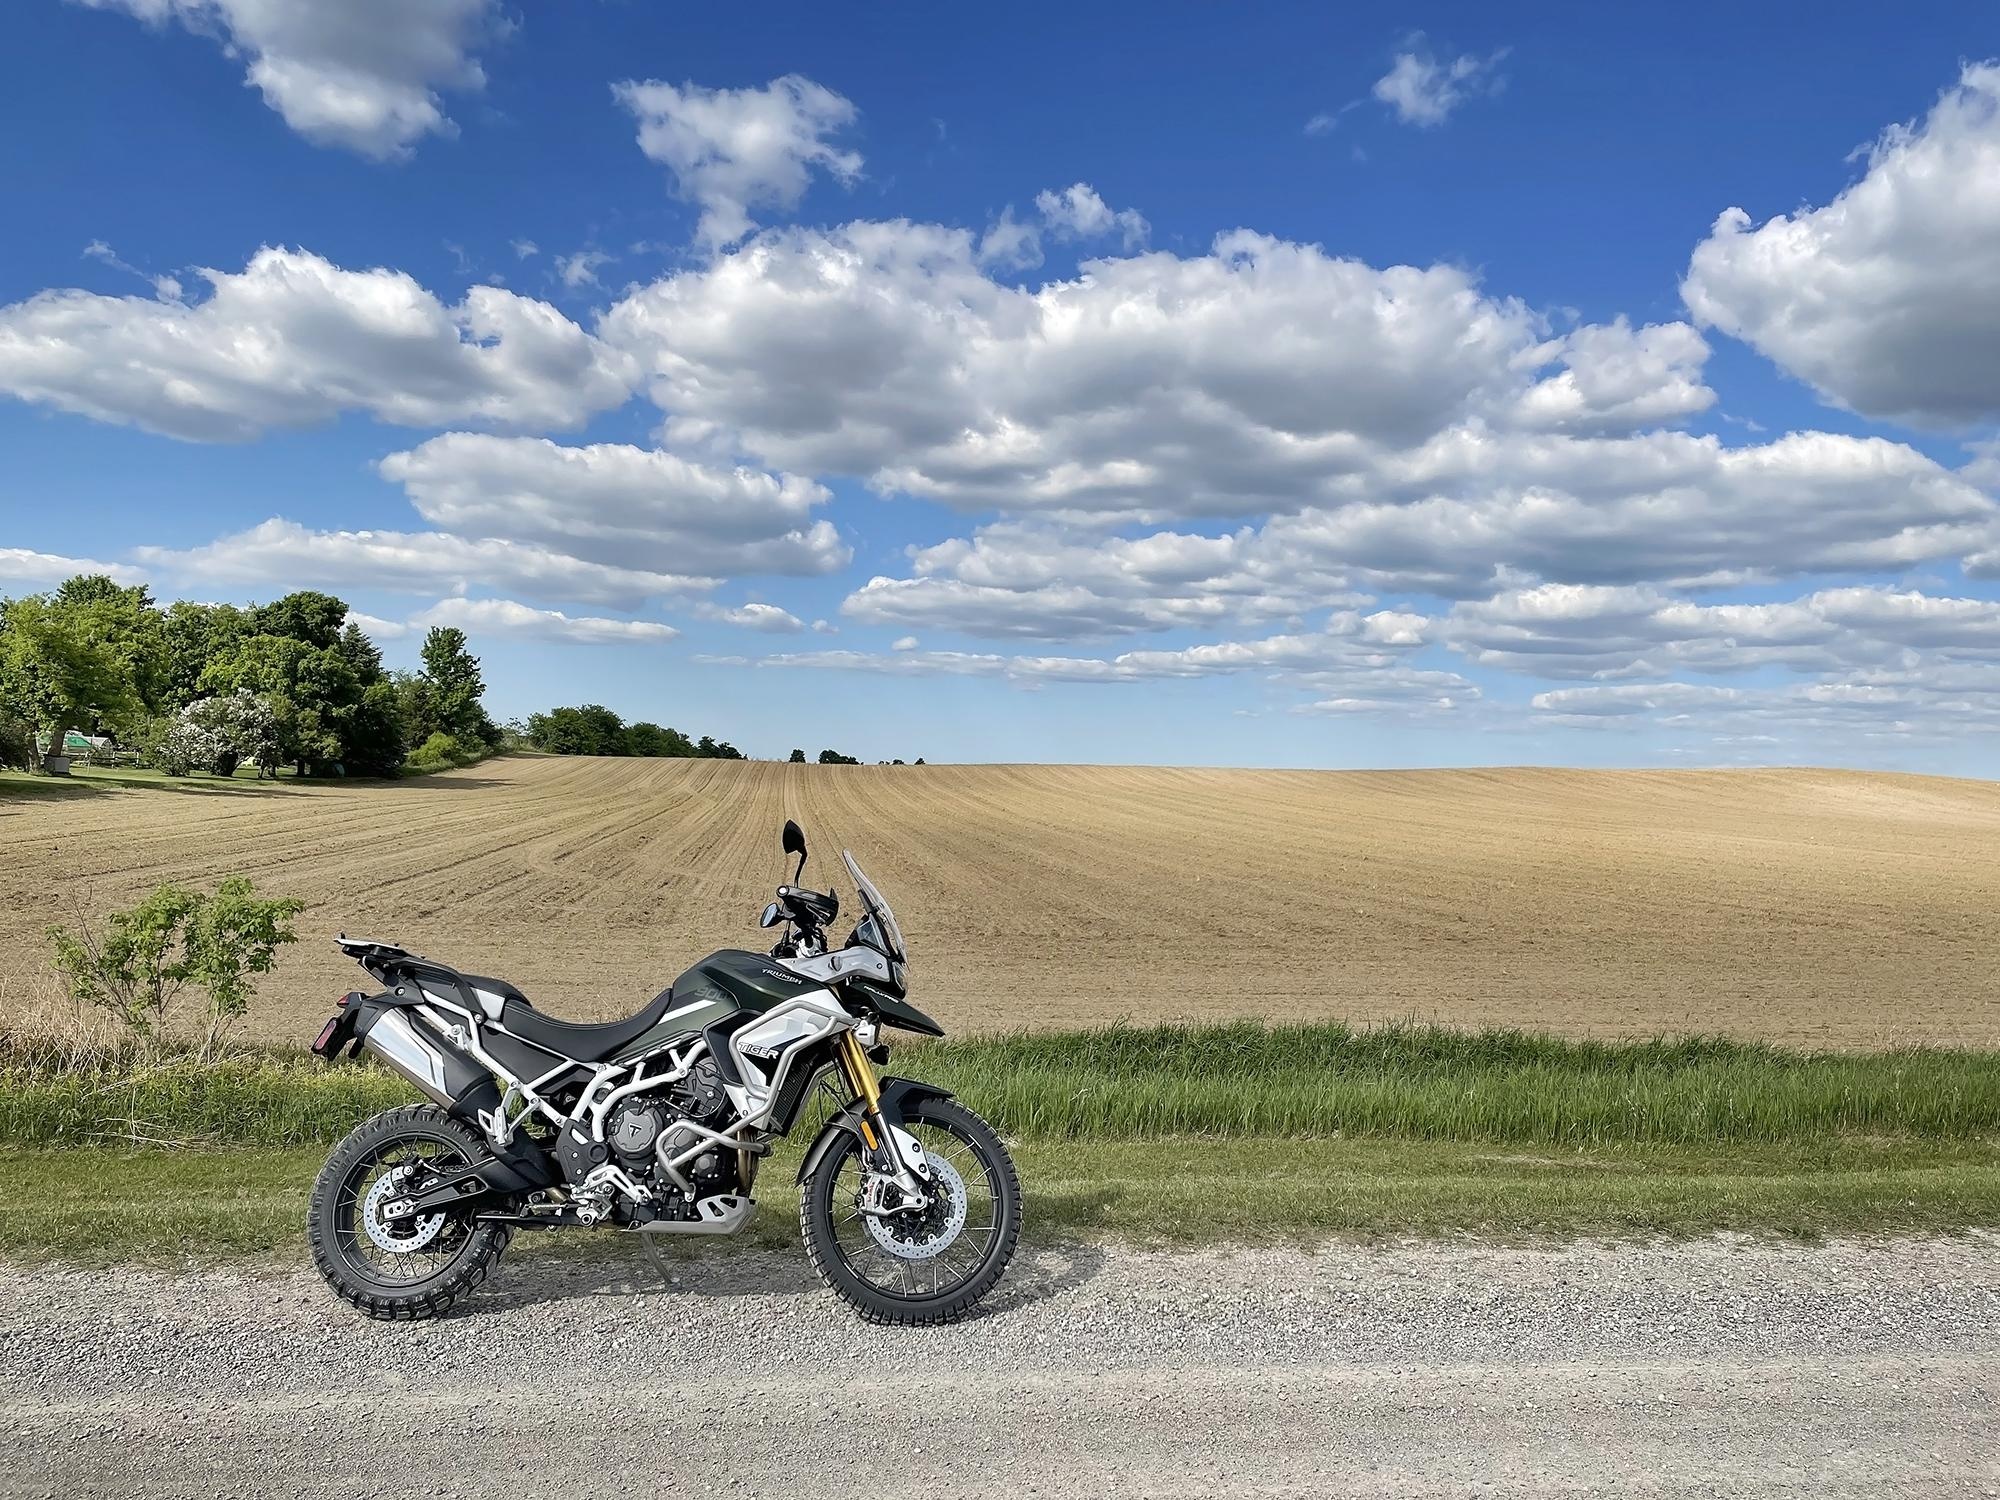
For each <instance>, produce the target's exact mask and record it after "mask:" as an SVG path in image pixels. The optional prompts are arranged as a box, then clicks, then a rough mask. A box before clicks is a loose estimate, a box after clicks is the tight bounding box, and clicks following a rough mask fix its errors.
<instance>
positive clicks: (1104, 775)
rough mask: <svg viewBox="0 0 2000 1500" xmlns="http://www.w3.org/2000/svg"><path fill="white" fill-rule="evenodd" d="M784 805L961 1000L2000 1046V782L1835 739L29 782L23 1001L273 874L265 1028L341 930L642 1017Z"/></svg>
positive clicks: (774, 849) (9, 948) (19, 928)
mask: <svg viewBox="0 0 2000 1500" xmlns="http://www.w3.org/2000/svg"><path fill="white" fill-rule="evenodd" d="M787 816H793V817H796V818H798V819H799V820H800V821H801V822H802V823H803V824H804V825H805V827H806V830H807V833H808V835H809V836H810V838H811V839H812V845H813V850H814V857H813V861H812V863H811V864H810V865H809V866H808V867H807V871H806V877H807V878H806V883H807V884H814V883H818V884H820V885H821V886H822V887H823V886H824V885H826V884H828V883H832V884H834V885H836V886H837V887H839V889H840V894H841V897H842V899H843V901H851V895H852V893H851V892H850V891H849V890H848V889H847V883H846V879H845V873H844V872H843V871H841V870H840V866H839V850H840V847H841V845H842V844H843V843H845V844H848V845H851V846H852V847H853V848H854V850H855V852H856V855H857V856H858V857H859V858H860V859H861V861H862V863H863V864H864V865H865V866H866V867H867V869H868V870H869V872H870V873H871V875H873V876H874V878H875V880H876V881H877V883H878V884H880V885H881V886H882V887H883V888H884V889H885V890H886V891H887V892H888V894H889V896H890V898H891V899H892V900H893V901H894V902H895V903H896V906H897V910H898V914H899V915H900V916H901V918H902V920H903V925H904V927H905V928H906V929H907V931H908V933H909V935H910V938H911V943H912V946H913V948H914V950H915V955H916V959H917V969H916V974H915V979H914V991H915V998H917V1000H918V1001H919V1003H920V1004H923V1005H924V1006H926V1007H928V1008H929V1009H931V1010H932V1011H933V1012H934V1013H935V1014H937V1015H938V1016H940V1018H942V1019H943V1020H945V1021H946V1022H947V1023H948V1024H949V1025H951V1026H953V1027H956V1028H965V1029H973V1028H979V1029H995V1028H1006V1027H1014V1026H1034V1027H1051V1026H1071V1025H1080V1024H1085V1023H1090V1022H1098V1021H1109V1020H1114V1019H1118V1018H1121V1017H1124V1018H1132V1019H1135V1020H1152V1019H1157V1018H1178V1017H1187V1018H1219V1017H1226V1016H1259V1017H1267V1018H1273V1019H1278V1018H1287V1017H1300V1018H1307V1017H1310V1018H1326V1017H1349V1018H1354V1019H1359V1020H1384V1019H1397V1018H1415V1019H1420V1020H1436V1021H1441V1022H1446V1023H1452V1024H1460V1025H1474V1026H1476V1025H1489V1024H1506V1025H1519V1026H1527V1027H1535V1028H1542V1029H1549V1030H1556V1031H1562V1032H1568V1033H1573V1034H1600V1035H1612V1034H1618V1035H1629V1034H1645V1033H1653V1032H1662V1031H1673V1032H1686V1031H1726V1032H1731V1033H1735V1034H1738V1035H1747V1036H1762V1037H1769V1038H1773V1039H1777V1040H1782V1041H1787V1042H1803V1043H1818V1044H1828V1045H1836V1046H1870V1045H1879V1044H1883V1043H1888V1042H1904V1041H1937V1042H1956V1043H1982V1044H1995V1043H2000V785H1996V784H1990V783H1984V782H1974V781H1951V780H1942V779H1932V778H1922V777H1905V776H1887V775H1874V774H1861V773H1847V772H1830V771H1744V772H1588V771H1552V770H1488V771H1416V772H1381V773H1374V772H1277V771H1228V770H1154V769H1119V768H1100V767H1070V766H926V767H917V766H896V767H887V766H854V767H846V766H838V767H835V766H825V767H823V766H787V765H777V764H767V763H747V764H736V763H724V762H712V761H632V760H585V759H544V758H529V757H523V758H511V759H504V760H499V761H494V762H490V763H488V764H486V765H482V766H478V767H475V768H473V769H471V770H467V771H462V772H456V773H450V774H446V775H441V776H431V777H424V778H420V779H414V780H410V781H406V782H399V783H393V784H387V785H383V784H365V783H355V784H352V785H338V784H335V785H306V786H294V785H289V784H280V785H276V786H272V785H268V784H267V785H265V786H263V787H254V786H246V787H226V788H224V787H204V786H203V785H202V783H201V782H200V781H199V780H191V781H189V782H186V783H175V784H164V785H148V786H134V787H126V788H113V789H106V788H104V787H103V786H102V785H101V784H100V786H99V787H97V788H95V789H90V790H83V789H79V790H77V791H76V792H74V793H70V794H59V795H46V794H45V795H36V796H31V797H17V798H12V799H9V798H7V797H6V796H4V794H0V1007H6V1008H15V1009H18V1008H22V1007H25V1006H26V1005H28V1004H30V1003H32V1002H34V1001H36V1000H37V999H38V998H39V997H41V996H44V995H46V993H47V992H48V978H47V968H46V952H47V948H46V944H45V943H44V941H43V939H42V936H41V933H42V929H43V927H44V926H45V925H46V924H47V923H48V922H50V921H56V920H72V919H74V917H75V916H76V915H77V914H78V913H80V912H85V913H101V912H102V911H103V910H105V909H106V908H108V907H111V906H114V905H119V904H123V903H126V902H128V901H130V900H132V899H134V898H136V897H137V896H138V895H140V894H141V893H143V892H144V891H145V890H146V889H148V888H149V887H150V886H152V885H153V884H154V883H155V882H158V881H162V880H168V879H172V880H181V881H197V882H212V881H214V880H217V879H219V878H221V877H222V876H225V875H229V874H234V873H239V872H240V873H244V874H248V875H250V876H252V877H253V878H254V879H255V880H256V882H257V884H258V886H259V887H260V889H262V890H264V891H266V892H269V893H274V894H294V895H298V896H301V897H303V898H305V899H306V900H307V901H309V902H310V903H311V905H310V907H309V909H308V911H307V912H306V914H305V916H304V917H303V918H302V919H301V922H300V930H301V932H302V934H303V935H304V940H303V941H301V942H300V943H299V944H298V945H296V946H295V947H293V948H291V949H289V950H287V952H286V953H285V954H284V956H283V958H282V960H281V962H280V966H279V969H278V971H277V972H276V973H275V974H273V975H272V976H270V977H269V978H268V979H266V980H265V981H264V985H263V990H262V993H261V995H260V997H259V1001H258V1009H257V1013H256V1015H255V1018H254V1020H253V1023H252V1025H251V1027H250V1028H249V1029H250V1032H251V1034H253V1035H262V1036H268V1037H278V1036H291V1037H304V1036H306V1035H308V1034H309V1033H310V1031H311V1029H312V1028H313V1026H314V1024H315V1023H316V1022H317V1021H318V1019H319V1018H320V1017H321V1016H323V1015H324V1014H325V1012H326V1009H327V1006H328V1002H329V1001H330V999H331V998H332V997H334V996H335V995H337V994H339V993H341V992H342V991H344V990H346V989H348V988H349V987H351V986H352V985H353V984H357V983H361V982H363V978H364V977H363V976H362V975H361V973H360V971H359V970H358V969H355V968H353V967H352V966H351V965H349V964H347V963H346V962H345V961H344V960H342V959H341V958H340V957H339V956H338V955H337V954H336V953H334V952H333V950H332V949H331V947H330V946H329V945H328V942H327V939H329V938H331V936H332V935H333V933H334V932H336V931H338V930H342V929H344V930H346V931H347V932H349V933H362V934H366V935H369V936H373V937H380V938H387V939H392V940H394V941H398V942H401V943H403V944H404V945H405V946H407V947H410V948H413V949H415V950H417V951H419V952H423V953H427V954H430V955H432V956H434V957H438V958H442V959H444V960H445V961H447V962H450V963H455V964H457V965H458V966H459V967H461V968H464V969H468V970H470V971H473V972H476V973H487V974H497V975H500V976H502V977H505V978H508V979H512V980H513V981H515V982H516V983H517V984H519V985H521V986H522V988H524V989H525V990H527V992H528V993H529V994H530V995H532V996H534V997H535V998H536V999H537V1001H538V1002H539V1003H540V1004H542V1005H543V1006H544V1008H546V1009H548V1010H549V1011H551V1012H552V1013H556V1014H562V1015H568V1016H577V1017H603V1016H609V1015H613V1014H622V1013H624V1012H626V1011H628V1010H630V1009H632V1008H634V1007H636V1006H637V1005H638V1004H639V1003H640V1002H641V1001H643V1000H644V999H646V998H647V997H649V996H650V995H651V994H653V993H654V992H655V991H656V990H658V989H659V988H661V987H662V986H664V985H665V984H666V983H667V982H668V981H669V980H670V979H672V977H673V976H674V975H675V974H677V973H678V972H680V970H681V969H683V968H684V967H685V966H686V965H687V964H688V963H689V962H690V961H692V960H693V959H696V958H698V957H700V956H701V955H702V954H703V953H705V952H707V951H708V950H710V949H713V948H717V947H723V946H745V947H751V946H757V945H758V944H759V941H760V938H761V937H762V936H763V935H762V934H760V933H759V932H758V930H757V928H756V925H755V918H756V913H757V912H758V910H759V909H760V908H761V907H762V905H763V903H764V902H765V901H766V900H767V899H769V893H770V888H771V887H772V886H773V885H775V884H776V883H777V881H778V879H779V876H780V871H781V865H780V858H779V853H778V827H779V824H780V823H781V822H782V821H783V820H784V818H785V817H787ZM836 874H838V876H839V878H838V879H836V878H835V877H836ZM845 925H846V924H845V922H843V923H842V930H843V931H844V930H845ZM0 1018H4V1011H0Z"/></svg>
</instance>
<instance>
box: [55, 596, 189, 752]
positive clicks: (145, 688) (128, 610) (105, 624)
mask: <svg viewBox="0 0 2000 1500" xmlns="http://www.w3.org/2000/svg"><path fill="white" fill-rule="evenodd" d="M55 603H56V606H57V607H58V608H59V609H64V610H70V611H74V612H76V613H77V614H79V615H82V616H87V617H88V618H89V619H90V620H91V621H92V622H93V628H94V629H95V630H96V631H97V633H98V635H99V637H100V638H101V639H102V640H103V642H104V644H105V646H106V648H107V649H108V650H109V651H110V652H111V653H112V654H113V655H114V656H115V657H116V658H117V660H118V663H119V667H120V670H121V671H122V672H123V673H124V676H125V681H126V684H127V685H128V686H129V687H130V689H131V693H132V698H133V700H134V701H135V702H136V703H137V704H138V705H139V708H140V709H141V710H142V711H143V712H145V713H149V714H155V713H162V712H169V711H171V709H172V708H173V707H175V706H176V705H173V704H170V703H168V702H167V674H166V640H165V634H164V630H163V626H164V624H165V618H166V617H165V616H164V615H163V614H162V613H161V612H160V610H159V609H158V608H157V607H156V606H155V605H154V603H153V596H152V594H151V593H149V592H148V591H147V590H146V588H145V587H144V586H143V585H140V584H132V585H129V586H126V585H120V584H117V583H114V582H113V581H112V580H111V579H109V578H107V577H105V576H104V575H103V574H102V573H79V574H77V575H76V576H75V577H74V578H71V579H68V580H66V581H65V582H64V583H63V584H62V585H61V586H60V587H59V588H57V590H56V591H55ZM106 727H115V728H117V729H119V730H121V731H122V730H125V729H126V728H127V727H128V726H126V725H123V724H120V725H115V726H106Z"/></svg>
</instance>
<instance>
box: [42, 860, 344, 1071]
mask: <svg viewBox="0 0 2000 1500" xmlns="http://www.w3.org/2000/svg"><path fill="white" fill-rule="evenodd" d="M303 910H305V903H304V902H303V901H299V900H296V899H293V898H289V897H281V898H278V899H274V900H265V899H260V898H259V897H258V896H257V894H256V891H255V889H254V888H253V887H252V885H251V883H250V881H249V880H248V879H246V878H245V877H243V876H240V875H238V876H234V877H232V878H230V879H228V880H225V881H223V882H222V884H221V885H220V886H218V887H217V888H216V890H215V891H214V892H213V893H212V894H210V893H206V892H202V891H195V890H189V889H188V888H187V887H185V886H178V885H172V884H167V885H162V886H158V887H156V888H155V889H154V891H153V893H152V894H151V895H149V896H148V897H146V899H145V900H144V901H141V902H140V903H139V904H138V905H137V906H134V907H131V908H129V909H128V910H125V911H115V912H112V913H111V914H110V916H109V917H108V918H107V919H106V922H105V925H104V928H103V930H102V931H93V930H91V929H90V928H89V927H88V926H84V927H80V928H78V929H76V930H71V929H70V928H67V927H62V926H54V927H50V928H49V929H48V936H49V942H50V944H51V946H52V947H53V948H54V951H55V964H56V968H57V970H58V972H60V973H61V974H62V976H63V979H64V981H65V983H66V984H67V986H68V988H69V993H70V995H71V996H72V998H74V999H76V1000H77V1001H79V1002H80V1003H82V1004H86V1005H95V1006H99V1007H101V1008H103V1009H105V1010H108V1011H110V1012H111V1013H112V1014H113V1015H115V1016H117V1017H118V1019H119V1021H120V1022H121V1023H122V1024H123V1025H124V1026H125V1028H126V1030H127V1031H128V1032H129V1033H130V1034H131V1035H132V1036H133V1037H134V1038H135V1039H136V1040H137V1041H138V1042H139V1043H140V1045H141V1046H142V1047H144V1048H145V1049H146V1050H148V1051H149V1052H152V1053H154V1054H156V1055H157V1054H158V1053H159V1052H161V1051H163V1050H164V1049H165V1048H166V1047H167V1045H168V1044H169V1042H170V1041H171V1040H172V1034H173V1031H174V1027H175V1024H176V1022H177V1021H178V1019H179V1017H178V1012H176V1011H175V1010H174V1002H175V1000H176V999H177V998H178V997H179V996H180V994H181V993H182V992H183V991H185V990H187V989H189V988H193V989H195V990H198V991H200V992H201V993H202V994H203V995H204V996H205V997H206V998H207V1006H206V1013H205V1015H204V1016H203V1018H202V1021H201V1022H200V1023H199V1025H200V1029H201V1041H200V1046H199V1051H198V1054H197V1055H198V1057H199V1059H200V1060H201V1061H203V1062H208V1061H211V1060H212V1059H213V1058H214V1057H215V1055H216V1053H217V1051H218V1050H219V1049H220V1047H221V1045H222V1039H223V1037H224V1035H225V1034H226V1033H227V1031H228V1030H229V1028H230V1027H231V1026H233V1025H234V1024H235V1023H236V1022H237V1021H238V1020H240V1019H241V1018H242V1017H243V1016H244V1015H245V1014H247V1013H248V1011H249V1008H250V1001H251V999H252V998H253V996H254V995H255V993H256V983H255V976H257V975H259V974H268V973H270V972H271V968H272V965H273V964H275V963H276V962H277V952H278V949H279V948H280V947H281V946H282V945H284V944H286V943H292V942H296V941H298V934H297V933H296V932H295V931H293V928H292V918H293V917H295V916H297V915H298V914H299V913H300V912H301V911H303Z"/></svg>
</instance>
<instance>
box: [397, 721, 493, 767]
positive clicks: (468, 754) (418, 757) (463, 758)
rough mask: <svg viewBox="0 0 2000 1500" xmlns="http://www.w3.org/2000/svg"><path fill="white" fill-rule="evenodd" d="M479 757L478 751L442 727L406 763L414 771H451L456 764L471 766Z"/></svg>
mask: <svg viewBox="0 0 2000 1500" xmlns="http://www.w3.org/2000/svg"><path fill="white" fill-rule="evenodd" d="M478 759H479V755H478V752H476V751H469V750H467V749H466V748H465V746H463V745H461V744H460V743H459V742H458V741H457V740H456V739H454V738H453V737H452V736H451V735H448V734H446V733H445V732H444V731H443V730H442V729H440V730H438V731H437V732H436V733H435V734H433V735H432V736H431V737H430V738H429V739H427V740H425V741H424V742H423V743H422V744H421V745H419V746H418V747H417V748H416V750H415V751H414V752H412V754H411V756H410V758H409V760H408V762H407V763H406V764H407V765H408V767H409V769H410V770H412V771H449V770H451V769H452V768H453V767H454V766H469V765H471V764H472V763H473V762H474V761H476V760H478Z"/></svg>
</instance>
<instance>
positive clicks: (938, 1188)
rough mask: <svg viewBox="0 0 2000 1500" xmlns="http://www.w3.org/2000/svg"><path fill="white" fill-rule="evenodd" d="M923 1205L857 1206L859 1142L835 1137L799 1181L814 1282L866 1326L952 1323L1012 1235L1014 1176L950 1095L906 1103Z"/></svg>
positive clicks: (987, 1279)
mask: <svg viewBox="0 0 2000 1500" xmlns="http://www.w3.org/2000/svg"><path fill="white" fill-rule="evenodd" d="M903 1128H904V1129H905V1130H907V1131H909V1132H910V1134H912V1135H914V1136H915V1137H916V1138H917V1140H918V1142H919V1143H920V1144H921V1145H922V1146H923V1148H924V1156H925V1158H926V1159H927V1160H928V1161H929V1162H930V1163H931V1177H932V1182H931V1187H932V1202H931V1203H930V1205H929V1206H928V1207H926V1208H924V1209H922V1210H920V1211H919V1210H910V1211H905V1212H903V1213H896V1214H889V1215H884V1216H871V1215H868V1214H864V1213H863V1212H862V1207H863V1202H864V1199H863V1192H862V1190H863V1188H864V1186H865V1185H866V1180H867V1171H866V1163H865V1161H864V1159H863V1157H862V1153H861V1143H860V1142H859V1141H858V1140H856V1139H855V1138H854V1137H853V1136H852V1135H849V1134H846V1133H844V1132H843V1133H842V1135H841V1137H840V1139H839V1140H838V1141H837V1142H836V1143H835V1144H834V1146H833V1147H832V1149H830V1150H829V1151H828V1152H827V1153H826V1155H825V1156H823V1157H822V1158H820V1161H819V1164H818V1166H816V1167H815V1168H814V1169H813V1172H812V1175H811V1176H810V1177H809V1178H808V1179H807V1180H806V1185H805V1191H804V1192H803V1193H802V1194H801V1195H800V1197H799V1232H800V1235H801V1237H802V1238H803V1239H804V1241H805V1247H806V1254H807V1256H808V1257H810V1259H811V1260H812V1264H813V1269H814V1270H816V1271H818V1272H819V1274H820V1278H821V1279H822V1280H823V1281H825V1282H826V1284H827V1285H828V1286H830V1287H832V1288H833V1289H834V1291H835V1292H837V1293H838V1294H839V1295H840V1297H841V1300H842V1301H844V1302H846V1303H847V1304H848V1305H849V1306H850V1307H852V1308H853V1309H854V1310H855V1311H856V1312H858V1313H860V1314H861V1316H862V1317H864V1318H866V1319H867V1320H868V1321H869V1322H871V1323H899V1324H926V1323H953V1322H956V1321H957V1320H958V1319H960V1318H962V1317H964V1316H965V1314H966V1313H967V1312H969V1311H970V1310H971V1308H972V1307H973V1305H974V1304H975V1303H977V1302H978V1301H979V1299H980V1298H981V1297H984V1296H985V1295H986V1294H987V1293H988V1292H989V1291H991V1290H992V1289H993V1285H994V1283H995V1282H997V1281H999V1279H1000V1276H1001V1273H1002V1272H1004V1271H1005V1270H1006V1269H1007V1262H1008V1261H1009V1260H1011V1259H1012V1258H1013V1255H1014V1244H1015V1242H1016V1241H1017V1240H1018V1239H1019V1238H1020V1236H1021V1179H1020V1177H1019V1176H1017V1175H1016V1173H1015V1171H1014V1160H1013V1158H1012V1157H1010V1156H1009V1155H1008V1154H1007V1148H1006V1147H1005V1146H1004V1145H1002V1144H1001V1142H1000V1137H999V1136H998V1135H996V1134H995V1133H994V1131H993V1127H992V1126H990V1125H988V1124H987V1123H986V1122H985V1121H984V1120H982V1119H980V1118H979V1116H978V1115H975V1114H974V1113H973V1112H972V1111H971V1110H969V1109H967V1108H966V1107H965V1106H964V1105H962V1104H959V1103H956V1102H955V1101H953V1100H950V1099H924V1100H921V1101H920V1102H918V1103H915V1104H913V1105H911V1106H909V1107H908V1108H907V1109H906V1110H905V1111H904V1115H903Z"/></svg>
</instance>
